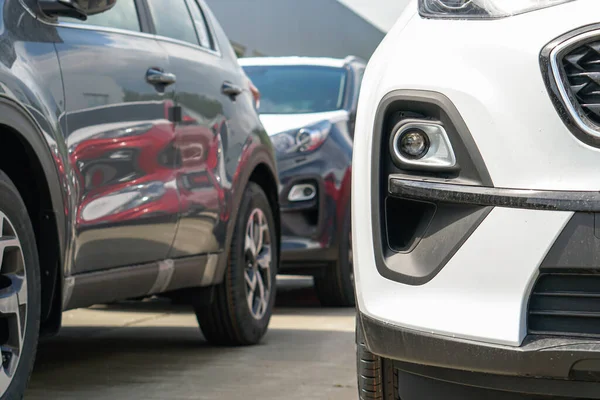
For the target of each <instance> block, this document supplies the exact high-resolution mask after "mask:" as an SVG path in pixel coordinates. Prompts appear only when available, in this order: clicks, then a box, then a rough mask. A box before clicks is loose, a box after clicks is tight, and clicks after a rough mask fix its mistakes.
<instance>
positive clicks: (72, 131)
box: [56, 0, 179, 273]
mask: <svg viewBox="0 0 600 400" xmlns="http://www.w3.org/2000/svg"><path fill="white" fill-rule="evenodd" d="M139 5H143V3H141V2H139V1H136V0H119V1H118V2H117V3H116V5H115V7H114V8H112V9H111V10H109V11H107V12H104V13H102V14H98V15H94V16H91V17H89V18H88V20H87V21H86V22H85V23H83V22H81V21H76V20H70V19H62V20H60V22H59V26H58V27H57V30H58V33H59V35H60V41H59V43H57V44H56V49H57V51H58V56H59V60H60V64H61V69H62V75H63V81H64V91H65V99H66V104H65V111H66V112H65V118H66V127H67V129H66V131H67V138H66V141H67V145H68V148H69V157H70V161H71V165H72V168H73V173H74V176H75V179H76V182H77V190H78V193H77V196H76V198H77V202H78V204H77V207H76V210H77V211H76V215H75V216H73V220H74V221H75V230H74V232H75V237H74V246H75V248H74V267H73V268H74V271H73V272H74V273H81V272H89V271H97V270H103V269H108V268H113V267H118V266H127V265H137V264H143V263H146V262H151V261H156V260H162V259H165V258H166V257H167V255H168V252H169V249H170V247H171V243H172V241H173V238H174V236H175V231H176V224H177V218H178V213H179V198H178V192H177V188H176V184H175V180H176V176H175V169H174V166H175V163H176V152H175V149H174V140H175V133H174V130H173V123H172V121H171V119H172V117H173V105H174V104H173V97H174V91H173V89H172V86H171V84H172V83H174V79H175V77H174V76H173V75H170V74H169V73H168V69H169V59H168V56H167V55H166V54H165V52H164V50H163V48H162V47H161V46H160V45H159V44H158V43H157V42H156V41H155V40H154V38H153V37H152V35H149V34H144V33H143V31H144V30H145V29H146V27H147V26H148V25H147V20H146V19H144V15H145V14H144V13H143V12H140V10H143V8H138V6H139Z"/></svg>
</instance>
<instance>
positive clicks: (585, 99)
mask: <svg viewBox="0 0 600 400" xmlns="http://www.w3.org/2000/svg"><path fill="white" fill-rule="evenodd" d="M562 66H563V68H564V71H565V74H566V78H567V82H565V83H566V84H567V86H568V87H569V88H570V89H571V93H572V94H573V96H574V97H575V100H576V101H577V103H578V105H579V107H580V108H581V110H582V111H583V114H585V115H586V116H587V117H588V118H589V119H590V120H591V121H592V122H593V123H594V124H596V125H598V126H600V41H595V42H591V43H586V44H584V45H581V46H579V47H577V48H575V49H574V50H571V51H569V52H568V53H567V54H565V55H564V56H563V57H562Z"/></svg>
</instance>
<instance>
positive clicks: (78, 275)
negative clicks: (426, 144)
mask: <svg viewBox="0 0 600 400" xmlns="http://www.w3.org/2000/svg"><path fill="white" fill-rule="evenodd" d="M0 4H1V6H2V20H1V24H2V25H1V28H2V29H1V30H0V32H1V33H0V42H1V43H2V49H3V50H2V52H0V62H1V64H2V68H1V69H0V124H1V126H2V134H1V139H0V140H1V142H2V146H1V149H0V153H1V156H0V232H1V235H2V236H1V238H0V247H1V249H2V253H1V254H2V258H1V267H0V349H1V352H2V369H0V398H1V399H17V398H21V397H22V396H23V392H24V390H25V386H26V383H27V381H28V378H29V374H30V371H31V368H32V366H33V361H34V357H35V353H36V347H37V343H38V336H39V333H40V332H41V333H42V334H44V335H50V334H54V333H56V332H57V331H58V329H59V328H60V325H61V313H62V312H63V311H64V310H68V309H73V308H79V307H86V306H90V305H93V304H96V303H103V302H112V301H118V300H123V299H129V298H138V297H143V296H148V295H154V294H156V295H162V296H167V297H169V298H172V299H174V300H177V301H178V302H185V303H188V304H191V305H193V307H194V308H195V310H196V314H197V317H198V322H199V324H200V326H201V329H202V331H203V333H204V336H205V337H206V338H207V339H208V340H209V341H210V342H212V343H216V344H227V345H246V344H254V343H257V342H259V341H260V339H261V338H262V337H263V335H264V334H265V332H266V330H267V326H268V324H269V319H270V316H271V313H272V309H273V304H274V301H275V286H274V285H275V276H276V273H277V268H278V263H279V252H280V222H279V215H280V212H279V203H278V192H277V190H278V178H277V169H276V159H275V152H274V150H273V147H272V144H271V141H270V140H269V137H268V135H267V134H266V132H265V130H264V128H263V126H262V124H261V122H260V120H259V117H258V114H257V113H256V110H255V108H254V99H253V96H252V94H251V92H250V88H249V87H248V84H247V78H246V77H245V74H244V72H243V70H242V69H241V67H240V66H239V64H238V63H237V60H236V56H235V54H234V51H233V50H232V48H231V46H230V44H229V41H228V39H227V37H226V35H225V33H224V32H223V30H222V29H221V27H220V26H219V24H218V22H217V21H216V20H215V18H214V16H213V14H212V13H211V12H210V10H209V8H208V7H207V6H206V4H205V3H204V1H203V0H169V1H168V2H165V1H163V0H142V1H139V0H118V1H115V0H103V1H91V0H90V1H87V0H86V1H84V0H70V1H62V0H23V1H20V0H4V1H2V2H1V3H0Z"/></svg>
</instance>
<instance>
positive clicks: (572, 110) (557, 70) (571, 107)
mask: <svg viewBox="0 0 600 400" xmlns="http://www.w3.org/2000/svg"><path fill="white" fill-rule="evenodd" d="M593 37H598V38H599V39H600V30H598V29H596V30H593V31H589V32H585V33H582V34H580V35H577V36H574V37H572V38H570V39H568V40H566V41H564V42H562V43H561V44H559V45H558V46H556V47H555V48H554V49H552V51H551V52H550V67H551V69H552V75H553V78H554V82H555V83H556V87H557V88H558V92H559V94H560V97H561V99H562V101H563V103H564V104H565V107H566V108H567V111H568V112H569V115H570V116H571V118H573V121H574V122H575V124H576V125H577V127H578V128H579V129H581V130H582V131H584V132H585V133H586V134H588V135H590V136H592V137H594V138H598V139H600V127H597V128H594V127H593V126H595V123H593V122H592V121H590V120H589V119H588V118H586V117H584V116H582V114H581V113H580V112H579V111H578V110H577V106H575V104H576V103H575V102H574V101H573V100H572V99H571V96H569V89H567V87H566V86H565V82H564V81H563V79H561V77H562V74H561V72H562V70H561V67H560V63H559V61H558V57H559V56H560V55H561V53H562V52H563V51H565V50H566V49H568V48H569V47H571V46H573V45H576V44H578V43H579V42H583V41H585V40H587V39H591V38H593ZM584 119H585V120H587V121H589V123H586V121H584Z"/></svg>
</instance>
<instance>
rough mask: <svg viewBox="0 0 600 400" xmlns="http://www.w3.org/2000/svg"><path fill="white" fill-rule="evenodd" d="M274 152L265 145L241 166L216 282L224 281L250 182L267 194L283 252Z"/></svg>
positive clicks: (279, 245)
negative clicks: (244, 197) (242, 203)
mask: <svg viewBox="0 0 600 400" xmlns="http://www.w3.org/2000/svg"><path fill="white" fill-rule="evenodd" d="M271 154H272V153H271V152H270V151H268V150H267V149H266V148H265V147H262V148H260V149H258V150H257V151H256V152H255V153H254V154H253V155H252V156H251V160H252V161H251V162H249V163H247V164H244V165H243V166H239V171H240V177H239V179H238V181H237V182H236V187H235V191H234V196H233V201H232V204H233V207H232V212H231V217H230V219H229V223H228V225H227V237H226V238H225V251H224V255H223V257H220V259H219V264H218V266H217V270H216V272H215V278H214V283H215V284H218V283H221V282H222V281H223V277H224V276H225V270H226V268H227V261H228V256H227V254H228V250H229V248H230V247H231V241H232V239H233V231H234V229H235V222H236V221H237V217H238V210H239V207H240V204H241V202H242V197H243V195H244V191H245V190H246V187H247V186H248V183H250V182H254V183H256V184H257V185H259V186H260V187H261V188H262V189H263V190H264V192H265V193H266V195H267V198H268V199H269V204H270V205H271V207H272V210H273V216H274V218H275V225H276V229H277V250H278V254H281V251H280V250H281V213H280V208H279V178H278V176H277V166H276V163H275V160H274V159H273V157H272V155H271Z"/></svg>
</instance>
